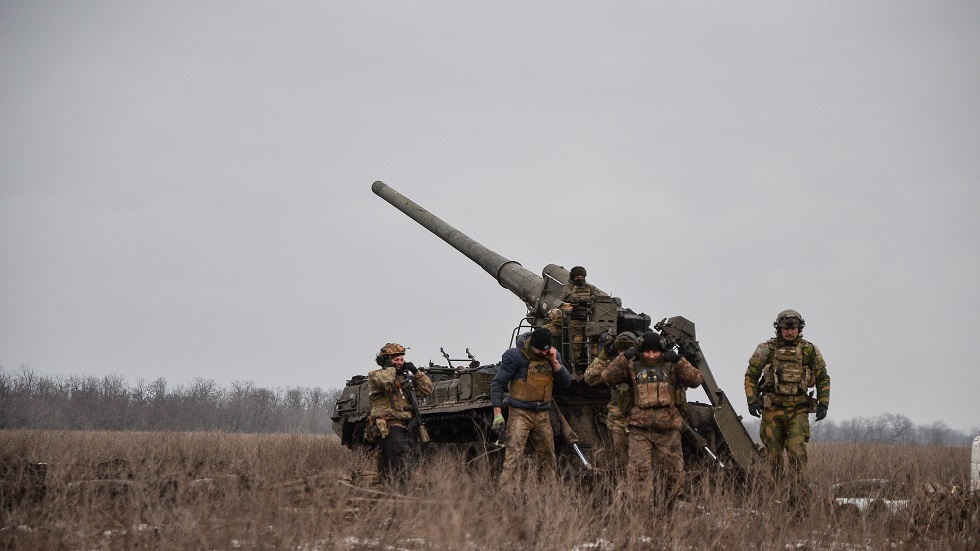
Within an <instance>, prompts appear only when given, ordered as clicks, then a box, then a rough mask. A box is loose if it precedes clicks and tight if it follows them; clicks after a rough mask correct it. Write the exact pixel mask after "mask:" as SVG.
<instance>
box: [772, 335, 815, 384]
mask: <svg viewBox="0 0 980 551" xmlns="http://www.w3.org/2000/svg"><path fill="white" fill-rule="evenodd" d="M808 363H809V359H808V358H807V357H805V356H804V355H803V343H802V342H797V343H795V344H793V343H790V344H785V345H783V346H780V347H779V348H777V349H776V350H775V351H773V354H772V356H771V357H770V362H769V363H768V364H766V366H765V367H764V368H763V370H762V388H763V389H766V390H771V391H772V392H774V393H775V394H776V395H777V396H800V395H804V394H806V389H808V388H810V387H812V386H814V385H816V376H815V375H814V373H813V370H811V369H810V366H809V365H806V364H808Z"/></svg>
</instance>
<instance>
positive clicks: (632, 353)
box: [623, 346, 640, 360]
mask: <svg viewBox="0 0 980 551" xmlns="http://www.w3.org/2000/svg"><path fill="white" fill-rule="evenodd" d="M639 353H640V351H639V350H637V349H636V347H635V346H631V347H630V348H629V350H627V351H626V352H623V356H626V359H627V360H632V359H633V358H635V357H636V355H637V354H639Z"/></svg>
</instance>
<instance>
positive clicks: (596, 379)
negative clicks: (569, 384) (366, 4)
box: [585, 349, 612, 386]
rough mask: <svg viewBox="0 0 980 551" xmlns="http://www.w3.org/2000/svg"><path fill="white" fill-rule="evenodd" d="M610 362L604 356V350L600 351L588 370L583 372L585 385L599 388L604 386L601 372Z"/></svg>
mask: <svg viewBox="0 0 980 551" xmlns="http://www.w3.org/2000/svg"><path fill="white" fill-rule="evenodd" d="M611 361H612V360H611V359H610V358H609V357H608V356H606V350H605V349H601V350H600V351H599V355H598V356H596V357H595V359H594V360H592V363H590V364H589V367H588V369H586V370H585V384H587V385H589V386H599V385H602V384H605V382H604V381H603V380H602V370H604V369H606V366H607V365H609V362H611Z"/></svg>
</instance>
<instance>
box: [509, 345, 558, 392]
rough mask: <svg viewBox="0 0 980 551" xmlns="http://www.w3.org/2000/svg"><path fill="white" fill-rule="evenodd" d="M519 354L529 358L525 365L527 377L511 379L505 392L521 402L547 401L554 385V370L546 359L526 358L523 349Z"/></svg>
mask: <svg viewBox="0 0 980 551" xmlns="http://www.w3.org/2000/svg"><path fill="white" fill-rule="evenodd" d="M521 354H523V355H524V357H525V358H527V359H528V360H530V363H529V364H528V366H527V379H524V380H521V379H513V380H511V381H510V384H509V385H508V387H507V393H508V394H510V396H511V397H512V398H514V399H515V400H520V401H522V402H547V401H550V400H551V389H552V388H553V387H554V386H555V372H554V370H553V369H552V368H551V362H549V361H548V360H547V359H544V360H539V359H537V358H528V355H527V353H526V352H525V351H523V350H521Z"/></svg>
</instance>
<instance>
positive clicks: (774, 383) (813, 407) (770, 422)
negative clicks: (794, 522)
mask: <svg viewBox="0 0 980 551" xmlns="http://www.w3.org/2000/svg"><path fill="white" fill-rule="evenodd" d="M805 324H806V322H804V321H803V316H801V315H800V313H799V312H797V311H795V310H783V311H782V312H780V313H779V315H778V316H776V321H775V322H774V323H773V324H772V325H773V327H775V328H776V337H775V338H772V339H769V340H768V341H766V342H764V343H762V344H760V345H759V346H758V347H757V348H756V349H755V353H754V354H752V357H751V358H749V367H748V369H747V370H746V371H745V397H746V399H747V400H748V403H749V413H750V414H752V415H753V416H755V417H761V418H762V422H761V423H760V427H759V436H760V438H761V439H762V444H763V445H764V446H765V447H766V458H767V460H768V462H769V467H770V469H771V472H772V475H773V477H774V480H775V481H777V482H778V481H781V480H782V479H783V478H784V466H783V463H784V461H783V450H786V455H787V457H788V458H789V468H790V473H789V480H788V482H789V488H788V490H789V499H790V501H791V503H792V502H798V501H799V500H800V499H801V498H803V497H805V493H806V486H805V481H804V478H803V474H804V470H805V469H806V462H807V452H806V443H807V442H808V441H809V440H810V419H809V414H810V413H816V414H817V421H820V420H822V419H823V418H824V417H826V416H827V409H828V408H829V407H830V376H829V375H827V362H825V361H824V359H823V356H822V355H821V354H820V349H818V348H817V347H816V346H815V345H814V344H813V343H810V342H808V341H806V340H804V339H803V333H802V330H803V326H804V325H805ZM760 378H761V381H760ZM814 386H815V387H816V388H817V398H816V399H814V398H813V397H812V394H813V393H812V392H811V393H810V395H809V396H808V395H807V389H809V388H812V387H814Z"/></svg>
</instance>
